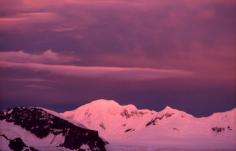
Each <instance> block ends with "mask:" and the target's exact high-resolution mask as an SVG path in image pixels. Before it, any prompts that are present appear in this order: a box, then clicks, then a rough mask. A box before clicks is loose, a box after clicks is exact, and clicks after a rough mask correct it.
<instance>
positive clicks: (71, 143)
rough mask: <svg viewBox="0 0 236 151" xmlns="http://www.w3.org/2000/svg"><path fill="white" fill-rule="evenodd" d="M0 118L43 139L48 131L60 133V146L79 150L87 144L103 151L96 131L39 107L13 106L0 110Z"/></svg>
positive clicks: (95, 150)
mask: <svg viewBox="0 0 236 151" xmlns="http://www.w3.org/2000/svg"><path fill="white" fill-rule="evenodd" d="M0 120H6V121H7V122H11V123H14V124H15V125H19V126H21V127H22V128H24V129H26V130H27V131H30V132H31V133H32V134H34V135H36V136H37V137H38V138H41V139H43V138H44V137H46V136H48V135H49V134H50V133H51V134H54V135H59V134H62V135H63V136H64V137H65V140H64V142H63V143H62V144H60V146H62V147H65V148H69V149H73V150H79V149H80V147H81V145H83V144H87V145H88V146H89V147H90V150H91V151H105V150H106V149H105V142H104V141H103V140H102V139H101V138H100V137H99V136H98V132H97V131H93V130H89V129H86V128H81V127H78V126H76V125H74V124H72V123H70V122H68V121H66V120H64V119H61V118H59V117H57V116H55V115H52V114H50V113H48V112H46V111H45V110H43V109H41V108H35V107H28V108H26V107H15V108H12V109H8V110H7V111H5V112H2V111H1V112H0Z"/></svg>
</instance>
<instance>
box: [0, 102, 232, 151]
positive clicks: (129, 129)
mask: <svg viewBox="0 0 236 151" xmlns="http://www.w3.org/2000/svg"><path fill="white" fill-rule="evenodd" d="M0 135H1V137H0V140H1V144H0V150H2V151H7V150H14V142H17V141H18V143H19V142H21V143H23V147H22V150H25V151H26V150H27V149H28V150H31V151H34V150H33V149H35V150H49V151H57V150H60V151H61V150H63V151H70V150H79V151H105V150H107V151H162V150H164V151H172V150H186V151H189V150H196V149H197V150H211V149H212V150H232V151H233V150H236V108H234V109H232V110H230V111H226V112H221V113H214V114H212V115H210V116H208V117H200V118H197V117H194V116H193V115H191V114H188V113H186V112H184V111H181V110H177V109H174V108H171V107H169V106H167V107H165V108H164V109H163V110H161V111H154V110H149V109H138V108H137V107H136V106H135V105H132V104H130V105H120V104H119V103H117V102H116V101H114V100H105V99H100V100H95V101H92V102H90V103H88V104H85V105H82V106H80V107H78V108H76V109H74V110H71V111H65V112H63V113H57V112H55V111H51V110H48V109H45V108H39V107H27V108H26V107H16V108H13V109H8V110H5V111H2V112H1V114H0ZM17 139H18V140H17ZM12 142H13V147H12ZM10 146H11V147H10ZM16 151H18V150H16ZM19 151H21V150H19Z"/></svg>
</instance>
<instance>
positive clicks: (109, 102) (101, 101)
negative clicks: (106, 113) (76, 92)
mask: <svg viewBox="0 0 236 151" xmlns="http://www.w3.org/2000/svg"><path fill="white" fill-rule="evenodd" d="M88 104H95V105H109V106H110V105H114V106H120V104H119V103H117V102H116V101H114V100H106V99H98V100H94V101H92V102H90V103H88Z"/></svg>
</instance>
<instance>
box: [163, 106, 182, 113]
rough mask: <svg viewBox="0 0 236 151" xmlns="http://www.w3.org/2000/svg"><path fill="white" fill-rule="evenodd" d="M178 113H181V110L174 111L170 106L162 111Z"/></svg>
mask: <svg viewBox="0 0 236 151" xmlns="http://www.w3.org/2000/svg"><path fill="white" fill-rule="evenodd" d="M176 111H179V110H177V109H174V108H172V107H170V106H166V107H165V108H164V109H163V110H161V112H176Z"/></svg>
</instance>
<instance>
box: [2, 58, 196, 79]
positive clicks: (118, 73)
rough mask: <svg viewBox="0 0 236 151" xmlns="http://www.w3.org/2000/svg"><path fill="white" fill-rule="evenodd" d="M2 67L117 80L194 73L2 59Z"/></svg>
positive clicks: (165, 77)
mask: <svg viewBox="0 0 236 151" xmlns="http://www.w3.org/2000/svg"><path fill="white" fill-rule="evenodd" d="M0 67H1V68H10V69H24V70H25V69H26V70H32V71H43V72H47V73H49V74H55V75H63V76H69V77H70V76H71V77H78V78H104V79H117V80H119V79H120V80H122V79H123V80H155V79H168V78H185V77H189V76H190V77H191V76H193V75H194V73H193V72H190V71H185V70H176V69H154V68H128V67H98V66H75V65H52V64H39V63H16V62H6V61H1V62H0Z"/></svg>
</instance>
